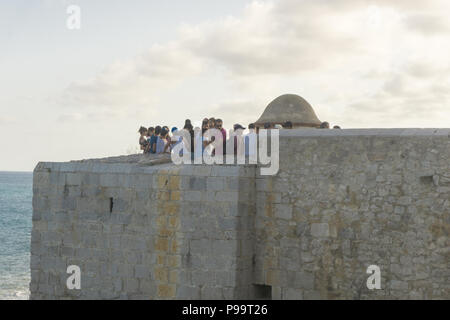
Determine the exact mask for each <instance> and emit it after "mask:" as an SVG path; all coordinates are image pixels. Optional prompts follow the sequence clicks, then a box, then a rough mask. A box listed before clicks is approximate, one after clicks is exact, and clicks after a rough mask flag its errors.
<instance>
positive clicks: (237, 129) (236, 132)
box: [233, 123, 245, 155]
mask: <svg viewBox="0 0 450 320" xmlns="http://www.w3.org/2000/svg"><path fill="white" fill-rule="evenodd" d="M244 130H245V128H244V127H243V126H241V125H240V124H239V123H236V124H235V125H234V126H233V134H234V155H237V150H238V143H242V142H243V139H241V138H242V133H243V132H244ZM238 137H239V139H238ZM244 152H245V149H244Z"/></svg>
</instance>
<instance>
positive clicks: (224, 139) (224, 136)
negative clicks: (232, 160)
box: [216, 119, 227, 154]
mask: <svg viewBox="0 0 450 320" xmlns="http://www.w3.org/2000/svg"><path fill="white" fill-rule="evenodd" d="M216 129H217V130H219V131H220V132H221V133H222V142H223V150H222V151H223V154H226V153H227V151H226V148H227V131H226V130H225V129H224V128H223V121H222V119H216Z"/></svg>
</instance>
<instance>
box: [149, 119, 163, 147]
mask: <svg viewBox="0 0 450 320" xmlns="http://www.w3.org/2000/svg"><path fill="white" fill-rule="evenodd" d="M160 133H161V126H156V127H155V134H154V135H153V136H151V137H150V145H149V149H150V150H149V152H150V153H156V143H157V142H158V136H159V135H160Z"/></svg>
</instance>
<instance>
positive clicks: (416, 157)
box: [30, 129, 450, 299]
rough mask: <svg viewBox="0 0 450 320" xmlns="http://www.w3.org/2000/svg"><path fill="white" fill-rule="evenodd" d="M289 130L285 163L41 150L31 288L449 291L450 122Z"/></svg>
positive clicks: (235, 293) (409, 295)
mask: <svg viewBox="0 0 450 320" xmlns="http://www.w3.org/2000/svg"><path fill="white" fill-rule="evenodd" d="M280 134H281V136H280V171H279V172H278V174H277V175H276V176H261V175H260V173H259V172H260V170H259V168H258V167H256V166H217V165H216V166H208V165H195V166H194V165H183V166H175V165H173V164H171V163H164V162H165V161H162V160H161V159H159V160H158V162H156V161H155V162H154V163H153V164H155V163H159V164H158V165H151V164H152V163H151V161H150V162H148V161H146V160H145V157H144V156H131V157H125V158H124V159H121V158H111V159H110V160H108V161H107V160H89V161H81V162H68V163H40V164H38V166H37V167H36V169H35V171H34V182H33V194H34V196H33V231H32V239H31V241H32V243H31V284H30V290H31V299H249V298H255V297H258V296H260V292H259V293H258V292H257V287H255V285H266V286H270V287H259V289H261V288H263V289H264V290H265V289H267V288H268V289H269V290H271V296H272V298H273V299H396V298H402V299H449V298H450V268H449V261H450V256H449V255H450V254H449V249H450V242H449V231H450V160H449V159H450V130H449V129H440V130H436V129H427V130H418V129H417V130H416V129H406V130H405V129H403V130H402V129H385V130H314V129H309V130H282V131H281V132H280ZM166 162H167V161H166ZM69 265H78V266H79V267H80V269H81V290H69V289H67V287H66V280H67V278H68V276H69V274H67V273H66V269H67V267H68V266H69ZM369 265H378V266H379V267H380V269H381V290H368V289H367V287H366V280H367V278H368V277H369V274H366V269H367V267H368V266H369Z"/></svg>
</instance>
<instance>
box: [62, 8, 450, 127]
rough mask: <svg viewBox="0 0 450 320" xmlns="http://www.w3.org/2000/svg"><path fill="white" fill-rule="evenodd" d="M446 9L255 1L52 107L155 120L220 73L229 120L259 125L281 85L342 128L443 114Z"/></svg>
mask: <svg viewBox="0 0 450 320" xmlns="http://www.w3.org/2000/svg"><path fill="white" fill-rule="evenodd" d="M449 9H450V5H449V3H448V2H447V1H440V0H431V1H421V0H420V1H419V0H415V1H411V0H408V1H406V0H401V1H395V2H394V1H388V0H381V1H371V0H366V1H360V0H333V1H328V0H303V1H298V0H280V1H276V2H269V1H267V2H262V1H261V2H253V3H252V4H250V5H249V6H247V8H246V9H245V10H244V12H243V13H242V14H241V15H239V16H235V17H227V18H224V19H221V20H217V21H208V22H205V23H201V24H198V25H184V26H182V27H181V28H180V33H179V36H178V38H177V39H174V40H173V41H170V42H167V43H166V44H157V45H153V46H151V47H150V49H149V50H148V51H147V52H144V53H143V54H141V55H139V56H137V57H136V58H134V59H131V60H129V61H126V62H118V63H116V64H114V65H112V66H109V67H107V68H106V69H105V70H104V71H103V72H102V73H100V74H99V75H98V76H97V77H96V78H95V79H92V80H91V81H87V82H85V83H74V84H72V85H71V86H70V87H69V88H67V90H66V91H65V92H64V94H63V95H62V97H61V100H60V101H59V103H60V104H64V105H67V106H68V107H70V108H72V109H75V112H76V113H80V112H82V110H83V108H86V107H89V108H92V107H95V109H96V112H97V113H96V114H97V116H98V117H99V119H101V118H102V117H103V116H107V115H109V114H111V113H117V114H118V116H120V115H122V114H125V113H128V114H129V113H130V112H131V113H135V112H136V113H144V114H148V113H145V112H150V110H153V115H154V116H157V112H156V111H155V106H156V105H157V104H159V103H160V97H161V95H162V93H167V92H169V93H170V92H174V93H175V90H176V88H177V86H178V85H180V83H182V81H183V80H186V79H187V80H189V79H190V77H192V76H197V75H204V76H205V79H207V78H208V74H217V73H220V74H223V79H225V81H227V83H229V84H230V86H231V88H233V86H234V88H237V90H230V89H229V87H228V88H224V90H229V91H230V92H229V93H230V97H229V98H228V99H226V100H223V101H217V108H218V109H217V110H221V111H223V112H224V114H225V116H226V117H229V118H230V120H229V121H230V122H231V121H232V120H231V117H232V116H234V117H235V118H236V120H235V121H233V122H239V119H245V120H249V121H250V119H254V118H257V116H258V115H259V113H260V112H261V111H262V110H261V104H267V103H268V102H270V99H269V94H271V93H272V92H281V93H283V85H285V84H286V83H287V84H288V85H290V84H291V85H292V88H299V89H298V90H300V89H301V88H307V89H308V91H307V92H293V93H299V94H301V95H304V97H305V98H306V99H307V100H309V95H310V96H311V97H314V98H315V100H316V101H317V102H318V103H319V104H320V106H321V108H322V107H323V109H321V110H316V111H317V113H318V114H319V117H320V114H321V112H322V113H323V114H324V116H325V117H326V118H329V119H336V121H340V122H345V123H346V124H347V126H349V125H350V126H352V125H353V126H362V125H367V126H370V125H372V126H377V125H379V124H383V125H389V124H392V125H396V124H398V123H401V124H403V125H411V124H414V123H420V119H421V118H420V117H422V116H423V115H424V114H426V113H428V115H430V116H431V117H433V116H437V115H439V116H442V114H444V115H447V116H450V115H449V113H448V112H449V108H448V105H446V104H445V99H448V93H447V92H448V89H449V88H450V87H449V81H450V79H449V76H448V75H449V72H448V71H449V70H450V69H449V68H450V64H449V60H448V52H450V37H449V35H450V31H449V28H448V17H447V16H446V14H447V12H449ZM205 81H207V80H205ZM267 88H270V90H266V89H267ZM289 89H290V87H289ZM287 90H288V89H286V91H287ZM198 91H199V92H200V91H201V88H199V90H198ZM290 91H291V92H292V90H291V89H290ZM255 93H259V95H258V96H255ZM175 94H176V93H175ZM206 94H207V93H206ZM272 98H275V97H272ZM261 101H266V102H265V103H263V102H261ZM313 106H314V105H313ZM69 114H70V112H69ZM225 116H224V117H225ZM398 117H401V121H400V122H399V120H398ZM72 118H73V117H72ZM61 119H62V120H64V119H66V120H70V119H71V118H70V116H66V118H64V116H62V118H61ZM73 119H76V117H75V118H73ZM361 119H364V120H361ZM405 119H406V120H405ZM324 120H325V119H324Z"/></svg>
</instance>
